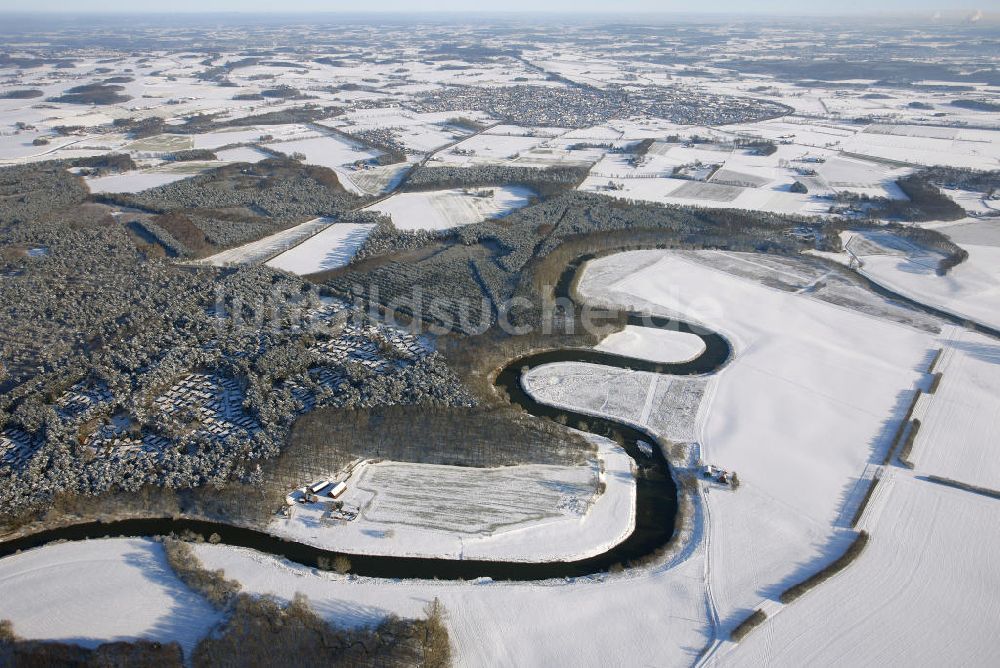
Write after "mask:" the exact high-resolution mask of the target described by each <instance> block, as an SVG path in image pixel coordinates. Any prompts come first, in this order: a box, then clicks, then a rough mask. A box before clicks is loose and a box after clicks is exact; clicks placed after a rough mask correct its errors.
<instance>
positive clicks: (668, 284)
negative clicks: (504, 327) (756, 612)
mask: <svg viewBox="0 0 1000 668" xmlns="http://www.w3.org/2000/svg"><path fill="white" fill-rule="evenodd" d="M697 256H698V254H685V255H683V256H682V255H680V254H678V253H672V252H669V251H634V252H630V253H621V254H617V255H613V256H609V257H606V258H601V259H599V260H595V261H592V262H591V263H590V264H589V265H588V268H587V269H586V271H585V272H584V275H583V278H582V279H581V281H580V284H579V287H578V290H579V292H580V294H581V295H583V296H584V297H585V298H587V299H588V300H589V301H595V302H602V301H612V302H618V303H626V304H635V303H643V302H645V303H646V304H647V305H652V306H654V307H656V308H657V309H658V310H660V312H662V313H664V314H665V315H671V314H682V315H684V316H686V317H687V318H688V319H691V318H694V319H695V320H697V321H699V322H701V323H702V324H704V325H707V326H708V327H710V328H712V329H715V330H716V331H719V332H721V333H723V334H724V335H725V336H727V337H728V338H729V340H730V341H731V343H732V344H733V346H734V357H733V359H732V360H731V361H730V363H729V364H728V365H727V366H726V367H725V368H724V369H723V370H722V371H721V372H720V373H719V374H718V375H717V376H716V377H715V379H714V381H713V382H712V384H711V385H710V387H709V389H708V393H707V398H706V400H705V401H704V402H703V403H702V406H701V412H700V413H699V426H698V431H699V439H698V440H699V442H700V444H701V455H702V458H703V459H704V460H705V461H706V462H708V463H712V464H716V465H719V466H722V467H723V468H725V469H728V470H735V471H737V472H738V473H739V477H740V480H741V486H740V489H739V490H738V492H737V493H725V492H716V491H712V492H711V493H710V494H708V495H707V500H706V504H707V512H708V516H709V517H710V521H709V525H708V534H709V535H708V538H707V540H708V545H709V558H710V561H711V571H710V586H711V590H712V594H713V597H714V601H715V605H716V606H717V611H718V614H719V616H720V618H721V620H722V624H723V628H727V627H729V628H731V625H732V624H735V623H737V622H738V621H739V620H740V619H741V618H742V617H743V616H745V614H746V612H747V611H748V610H752V609H754V608H756V607H757V605H758V604H759V603H760V601H761V600H762V599H763V598H767V597H770V596H774V595H776V594H777V593H778V592H780V591H781V589H783V587H784V586H787V584H789V583H790V582H794V581H796V580H797V579H800V578H801V577H803V576H804V575H805V574H808V573H810V572H812V571H814V570H816V569H818V568H819V567H821V566H822V565H823V564H825V563H826V562H828V561H830V560H831V559H832V558H834V557H836V555H837V554H838V551H839V549H841V548H842V545H843V541H844V540H845V536H843V533H845V532H844V530H843V529H842V528H841V527H842V526H843V523H844V517H845V516H846V517H847V518H848V519H849V518H850V516H851V504H850V503H848V502H849V501H851V500H852V499H853V498H854V497H855V496H856V494H857V493H858V492H857V490H856V487H857V481H858V479H859V478H860V477H862V475H863V473H864V471H865V469H866V468H867V467H868V465H869V462H870V461H872V460H873V459H875V458H876V457H880V455H881V453H882V451H883V449H884V448H885V447H886V446H887V439H889V438H891V431H892V428H893V427H894V426H895V420H896V419H899V418H898V417H896V416H897V414H898V413H900V412H901V411H902V410H905V408H901V407H900V406H901V404H902V403H903V402H904V401H905V397H908V396H909V394H908V391H909V390H911V388H913V387H914V386H915V384H916V383H917V382H918V380H919V379H920V374H919V373H918V372H916V371H915V369H917V368H918V367H919V366H920V364H921V363H922V361H923V360H925V359H926V357H927V354H928V352H929V351H931V350H933V348H934V345H935V342H934V340H933V337H931V336H929V335H927V334H925V333H921V332H918V331H915V330H912V329H909V328H907V327H904V326H900V325H896V324H893V323H888V322H884V321H881V320H878V319H875V318H872V317H869V316H865V315H862V314H860V313H856V312H853V311H848V310H845V309H842V308H839V307H836V306H833V305H831V304H828V303H825V302H820V301H818V300H814V299H810V298H809V297H808V296H807V295H804V294H795V293H790V292H784V291H780V290H776V289H770V288H766V287H764V286H762V285H760V284H757V283H754V282H750V281H747V280H743V279H740V278H738V277H735V276H733V275H731V274H726V273H723V272H720V271H717V270H714V269H710V268H708V267H706V266H704V265H701V264H699V263H697V262H694V261H692V260H690V259H688V258H691V257H697ZM636 267H640V268H638V269H636Z"/></svg>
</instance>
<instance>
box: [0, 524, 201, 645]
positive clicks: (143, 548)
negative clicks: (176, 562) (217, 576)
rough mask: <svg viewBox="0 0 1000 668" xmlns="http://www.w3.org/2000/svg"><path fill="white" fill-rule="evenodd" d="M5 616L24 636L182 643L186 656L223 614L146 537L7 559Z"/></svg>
mask: <svg viewBox="0 0 1000 668" xmlns="http://www.w3.org/2000/svg"><path fill="white" fill-rule="evenodd" d="M0 591H2V592H3V593H2V595H0V619H9V620H11V622H13V624H14V632H15V633H16V634H17V635H19V636H21V637H24V638H31V639H38V640H57V641H60V642H67V643H72V644H76V645H82V646H84V647H96V646H97V645H99V644H101V643H104V642H111V641H115V640H137V639H149V640H160V641H171V640H176V641H178V642H180V644H181V646H182V647H183V649H184V653H185V655H186V656H190V652H191V650H192V649H193V648H194V646H195V645H196V644H197V642H198V640H200V639H201V638H202V636H204V635H206V634H207V633H208V631H209V630H210V629H211V628H212V626H213V625H215V624H216V623H217V622H218V621H219V620H220V615H219V614H218V613H217V612H216V611H215V609H214V608H212V606H211V605H209V603H208V602H207V601H206V600H205V599H204V598H202V597H201V596H199V595H198V594H195V593H194V592H193V591H191V590H190V589H188V588H187V586H186V585H184V584H183V583H182V582H181V581H180V580H179V579H178V578H177V576H175V575H174V573H173V571H172V570H171V569H170V567H169V565H168V564H167V560H166V556H165V555H164V554H163V547H162V546H161V545H159V544H158V543H155V542H153V541H152V540H147V539H141V538H128V539H104V540H88V541H79V542H72V543H61V544H54V545H48V546H46V547H42V548H37V549H34V550H28V551H26V552H22V553H21V554H16V555H14V556H10V557H5V558H4V559H0Z"/></svg>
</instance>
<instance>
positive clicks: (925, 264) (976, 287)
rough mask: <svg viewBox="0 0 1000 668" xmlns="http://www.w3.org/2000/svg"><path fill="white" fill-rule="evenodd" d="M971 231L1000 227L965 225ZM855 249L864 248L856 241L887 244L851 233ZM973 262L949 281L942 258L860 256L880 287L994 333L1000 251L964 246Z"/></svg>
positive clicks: (998, 317) (912, 253) (876, 251)
mask: <svg viewBox="0 0 1000 668" xmlns="http://www.w3.org/2000/svg"><path fill="white" fill-rule="evenodd" d="M960 224H961V226H962V227H963V228H964V229H966V230H968V229H969V228H970V227H976V228H985V229H989V228H996V227H997V226H998V225H1000V223H996V222H994V221H991V220H982V221H977V220H974V219H972V220H969V219H966V220H965V221H960ZM958 227H959V224H951V225H947V226H938V227H937V229H938V231H940V232H942V233H944V234H948V231H949V230H951V229H957V228H958ZM843 236H844V237H845V239H846V240H847V244H848V245H849V249H851V250H854V249H856V248H858V247H859V245H858V244H856V243H851V239H853V238H855V237H861V238H872V237H874V238H875V239H876V240H881V239H883V238H884V235H883V236H875V235H874V234H873V233H864V234H862V233H853V232H845V233H844V235H843ZM958 244H959V245H960V246H961V247H962V248H964V249H965V250H967V251H968V253H969V257H968V259H966V260H965V261H964V262H962V263H961V264H959V265H958V266H956V267H952V268H951V270H949V271H948V273H947V274H946V275H945V276H938V275H937V272H936V269H937V262H938V260H940V259H941V257H942V256H941V255H939V254H936V253H931V252H921V251H920V250H919V249H906V250H904V251H903V252H898V253H891V252H885V249H883V248H880V247H877V246H876V247H871V246H862V248H870V249H871V250H870V254H869V253H865V252H864V251H858V252H859V253H860V255H859V257H860V258H861V261H862V262H863V265H862V267H861V269H860V272H861V273H862V274H864V275H865V276H867V277H868V278H870V279H872V280H873V281H875V282H876V283H879V284H881V285H884V286H885V287H887V288H889V289H890V290H894V291H896V292H898V293H900V294H902V295H904V296H906V297H910V298H912V299H916V300H917V301H920V302H923V303H925V304H929V305H931V306H935V307H937V308H940V309H942V310H944V311H948V312H949V313H953V314H955V315H958V316H960V317H963V318H969V319H971V320H975V321H976V322H980V323H982V324H984V325H987V326H989V327H993V328H998V329H1000V245H986V244H971V243H966V242H964V241H959V242H958Z"/></svg>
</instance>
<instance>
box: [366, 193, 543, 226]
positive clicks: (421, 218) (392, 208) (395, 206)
mask: <svg viewBox="0 0 1000 668" xmlns="http://www.w3.org/2000/svg"><path fill="white" fill-rule="evenodd" d="M479 190H482V191H486V190H492V191H493V195H491V196H489V197H479V196H477V195H475V194H471V193H472V192H474V191H479ZM533 194H534V193H532V192H531V191H530V190H528V189H527V188H523V187H520V186H503V187H497V188H476V189H473V190H472V191H470V192H469V193H467V192H465V191H464V190H462V189H460V188H455V189H452V190H432V191H427V192H412V193H399V194H397V195H393V196H391V197H389V198H387V199H385V200H383V201H381V202H378V203H377V204H373V205H372V206H371V207H369V208H370V209H371V210H373V211H381V212H382V213H385V214H388V215H389V217H391V218H392V222H393V224H394V225H395V226H396V228H397V229H400V230H444V229H448V228H450V227H459V226H461V225H468V224H470V223H478V222H480V221H483V220H486V219H487V218H499V217H500V216H504V215H507V214H508V213H510V212H512V211H514V210H515V209H519V208H521V207H523V206H526V205H527V204H528V200H529V199H530V198H531V197H532V195H533Z"/></svg>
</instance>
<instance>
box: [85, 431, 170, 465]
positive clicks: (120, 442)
mask: <svg viewBox="0 0 1000 668" xmlns="http://www.w3.org/2000/svg"><path fill="white" fill-rule="evenodd" d="M169 445H170V441H169V439H166V438H164V437H163V436H159V435H158V434H144V435H143V436H141V437H136V436H132V435H130V434H128V433H126V432H124V431H122V430H120V429H118V428H116V426H115V425H113V424H111V425H103V426H102V427H101V428H100V429H98V430H97V431H96V432H94V434H93V435H91V437H90V438H89V439H88V440H87V447H89V448H91V449H92V450H93V451H94V452H95V453H97V454H101V455H104V456H107V457H110V458H112V459H128V458H131V457H135V456H136V455H138V454H139V453H142V452H159V451H161V450H164V449H165V448H166V447H167V446H169Z"/></svg>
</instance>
